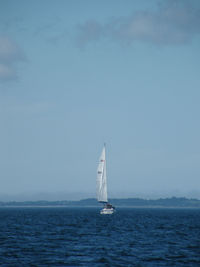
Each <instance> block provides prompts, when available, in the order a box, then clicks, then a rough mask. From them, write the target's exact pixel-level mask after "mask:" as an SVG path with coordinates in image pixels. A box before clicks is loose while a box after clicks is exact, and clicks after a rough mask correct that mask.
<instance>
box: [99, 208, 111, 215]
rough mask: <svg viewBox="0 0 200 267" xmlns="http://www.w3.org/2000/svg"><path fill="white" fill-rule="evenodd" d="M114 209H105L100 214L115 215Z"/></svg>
mask: <svg viewBox="0 0 200 267" xmlns="http://www.w3.org/2000/svg"><path fill="white" fill-rule="evenodd" d="M114 211H115V210H114V209H113V208H111V209H107V208H103V209H102V210H101V211H100V214H113V213H114Z"/></svg>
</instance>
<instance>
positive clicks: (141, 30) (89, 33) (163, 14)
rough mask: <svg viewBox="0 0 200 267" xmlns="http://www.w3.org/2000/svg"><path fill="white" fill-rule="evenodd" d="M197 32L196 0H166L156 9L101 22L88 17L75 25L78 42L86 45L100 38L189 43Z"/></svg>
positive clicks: (199, 30) (199, 9) (199, 5)
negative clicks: (76, 26) (83, 21)
mask: <svg viewBox="0 0 200 267" xmlns="http://www.w3.org/2000/svg"><path fill="white" fill-rule="evenodd" d="M199 34H200V3H199V2H198V1H195V0H191V1H184V0H166V1H164V2H163V4H159V5H157V8H156V10H144V11H138V12H134V13H133V14H131V15H130V16H127V17H119V18H112V19H110V21H109V22H107V23H105V24H104V25H103V24H101V23H98V22H97V21H95V20H89V21H86V22H85V23H83V24H81V25H78V36H77V42H78V45H79V46H85V45H87V44H88V43H91V42H97V41H99V40H101V39H103V38H106V39H109V40H112V41H117V42H120V43H125V44H131V43H133V42H135V41H140V42H148V43H153V44H156V45H177V44H186V43H188V42H191V41H192V39H193V38H194V37H195V36H197V35H199Z"/></svg>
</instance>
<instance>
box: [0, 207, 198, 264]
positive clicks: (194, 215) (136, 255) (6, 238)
mask: <svg viewBox="0 0 200 267" xmlns="http://www.w3.org/2000/svg"><path fill="white" fill-rule="evenodd" d="M0 266H19V267H21V266H26V267H27V266H37V267H39V266H53V267H55V266H86V267H89V266H92V267H95V266H99V267H100V266H125V267H127V266H138V267H139V266H140V267H141V266H156V267H157V266H158V267H161V266H187V267H188V266H200V210H198V209H125V208H124V209H123V208H120V209H117V212H116V213H115V214H113V215H100V214H99V209H96V208H82V209H81V208H1V209H0Z"/></svg>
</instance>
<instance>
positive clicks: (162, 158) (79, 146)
mask: <svg viewBox="0 0 200 267" xmlns="http://www.w3.org/2000/svg"><path fill="white" fill-rule="evenodd" d="M199 88H200V3H199V1H195V0H194V1H193V0H191V1H184V0H182V1H179V0H177V1H175V0H163V1H141V0H140V1H139V0H138V1H137V0H135V1H132V0H131V1H129V0H126V1H122V0H118V1H114V0H109V1H104V0H103V1H92V0H85V1H78V0H77V1H72V0H71V1H70V0H69V1H64V0H63V1H62V0H59V1H55V0H51V1H45V0H44V1H37V0H36V1H22V0H19V1H10V0H1V1H0V125H1V131H0V147H1V149H0V183H1V187H0V196H1V199H17V197H18V198H19V196H20V197H21V199H22V198H23V199H28V198H31V197H32V198H40V199H41V198H49V199H51V198H57V199H60V198H62V199H64V198H66V199H67V198H73V197H74V198H75V197H76V198H81V197H93V196H95V192H96V185H95V183H96V168H97V162H98V158H99V156H100V153H101V149H102V146H103V143H104V142H106V143H107V157H108V158H107V165H108V170H107V172H108V189H109V195H110V196H111V197H121V196H124V197H126V196H132V197H138V196H139V197H154V198H156V197H166V196H173V195H176V196H189V197H198V198H200V189H199V188H200V164H199V162H200V142H199V136H200V126H199V113H200V107H199V99H200V91H199V90H200V89H199Z"/></svg>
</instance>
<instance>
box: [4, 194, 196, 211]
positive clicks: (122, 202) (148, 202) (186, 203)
mask: <svg viewBox="0 0 200 267" xmlns="http://www.w3.org/2000/svg"><path fill="white" fill-rule="evenodd" d="M109 202H110V203H112V205H114V206H116V207H117V208H158V209H159V208H162V209H163V208H171V209H173V208H196V209H197V208H200V200H198V199H188V198H184V197H182V198H177V197H172V198H160V199H155V200H152V199H141V198H119V199H117V198H115V199H110V200H109ZM100 206H101V204H98V202H97V200H96V199H95V198H88V199H82V200H78V201H69V200H63V201H46V200H39V201H7V202H4V201H0V208H3V207H41V208H42V207H66V208H67V207H69V208H72V207H74V208H79V207H81V208H84V207H88V208H89V207H90V208H98V207H100Z"/></svg>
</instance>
